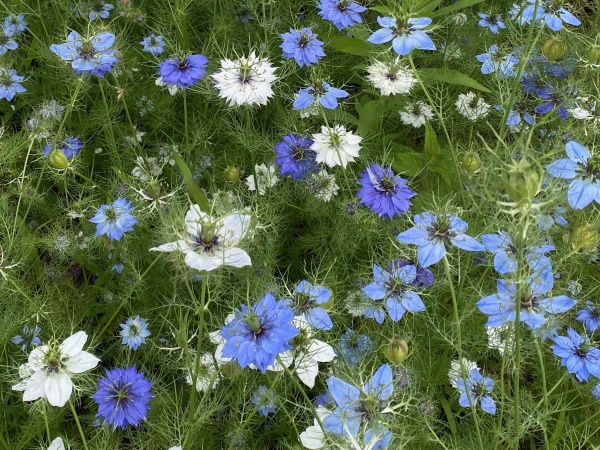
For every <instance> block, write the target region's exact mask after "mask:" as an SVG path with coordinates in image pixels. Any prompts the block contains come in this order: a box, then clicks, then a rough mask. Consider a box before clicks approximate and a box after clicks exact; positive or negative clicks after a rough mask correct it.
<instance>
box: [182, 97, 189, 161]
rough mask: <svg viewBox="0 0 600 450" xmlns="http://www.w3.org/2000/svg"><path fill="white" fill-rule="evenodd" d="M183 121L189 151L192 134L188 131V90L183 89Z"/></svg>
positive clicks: (186, 145)
mask: <svg viewBox="0 0 600 450" xmlns="http://www.w3.org/2000/svg"><path fill="white" fill-rule="evenodd" d="M183 121H184V130H185V147H186V149H187V151H188V156H189V151H190V135H189V131H188V109H187V92H186V91H185V90H184V91H183Z"/></svg>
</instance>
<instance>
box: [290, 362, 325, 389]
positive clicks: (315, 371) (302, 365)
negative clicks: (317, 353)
mask: <svg viewBox="0 0 600 450" xmlns="http://www.w3.org/2000/svg"><path fill="white" fill-rule="evenodd" d="M302 356H303V357H302V358H301V359H300V361H298V360H296V373H297V374H298V378H300V380H301V381H302V382H303V383H304V384H305V385H307V386H308V387H309V388H311V389H312V388H313V387H315V378H317V375H319V363H317V361H315V360H314V359H312V358H310V357H309V356H308V355H306V354H305V355H302Z"/></svg>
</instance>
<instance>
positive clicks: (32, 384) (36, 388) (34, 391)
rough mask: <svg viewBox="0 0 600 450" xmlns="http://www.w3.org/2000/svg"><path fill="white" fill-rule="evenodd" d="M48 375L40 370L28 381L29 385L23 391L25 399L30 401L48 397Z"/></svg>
mask: <svg viewBox="0 0 600 450" xmlns="http://www.w3.org/2000/svg"><path fill="white" fill-rule="evenodd" d="M47 379H48V377H47V376H46V374H45V373H44V372H43V371H41V370H38V371H37V372H35V373H34V374H33V375H31V378H30V379H29V381H28V382H27V386H26V387H25V392H23V401H26V402H30V401H33V400H37V399H38V398H44V397H46V388H45V386H46V380H47Z"/></svg>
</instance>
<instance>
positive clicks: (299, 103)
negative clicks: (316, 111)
mask: <svg viewBox="0 0 600 450" xmlns="http://www.w3.org/2000/svg"><path fill="white" fill-rule="evenodd" d="M345 97H348V93H347V92H346V91H344V90H343V89H338V88H334V87H331V85H329V83H326V82H324V81H323V82H322V83H321V85H320V86H319V85H316V84H315V85H313V86H310V87H307V88H302V89H300V90H299V91H298V97H296V100H294V108H295V109H304V108H308V107H309V106H310V105H312V104H313V103H314V101H315V99H319V103H320V104H321V106H322V107H323V108H327V109H335V108H337V106H338V102H337V99H338V98H345Z"/></svg>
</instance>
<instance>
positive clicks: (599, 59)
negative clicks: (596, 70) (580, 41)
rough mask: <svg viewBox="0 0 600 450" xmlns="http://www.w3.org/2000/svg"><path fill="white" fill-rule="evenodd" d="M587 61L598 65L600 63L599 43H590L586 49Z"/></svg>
mask: <svg viewBox="0 0 600 450" xmlns="http://www.w3.org/2000/svg"><path fill="white" fill-rule="evenodd" d="M587 60H588V63H590V64H594V65H598V64H600V45H592V46H591V47H590V48H589V49H588V51H587Z"/></svg>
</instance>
